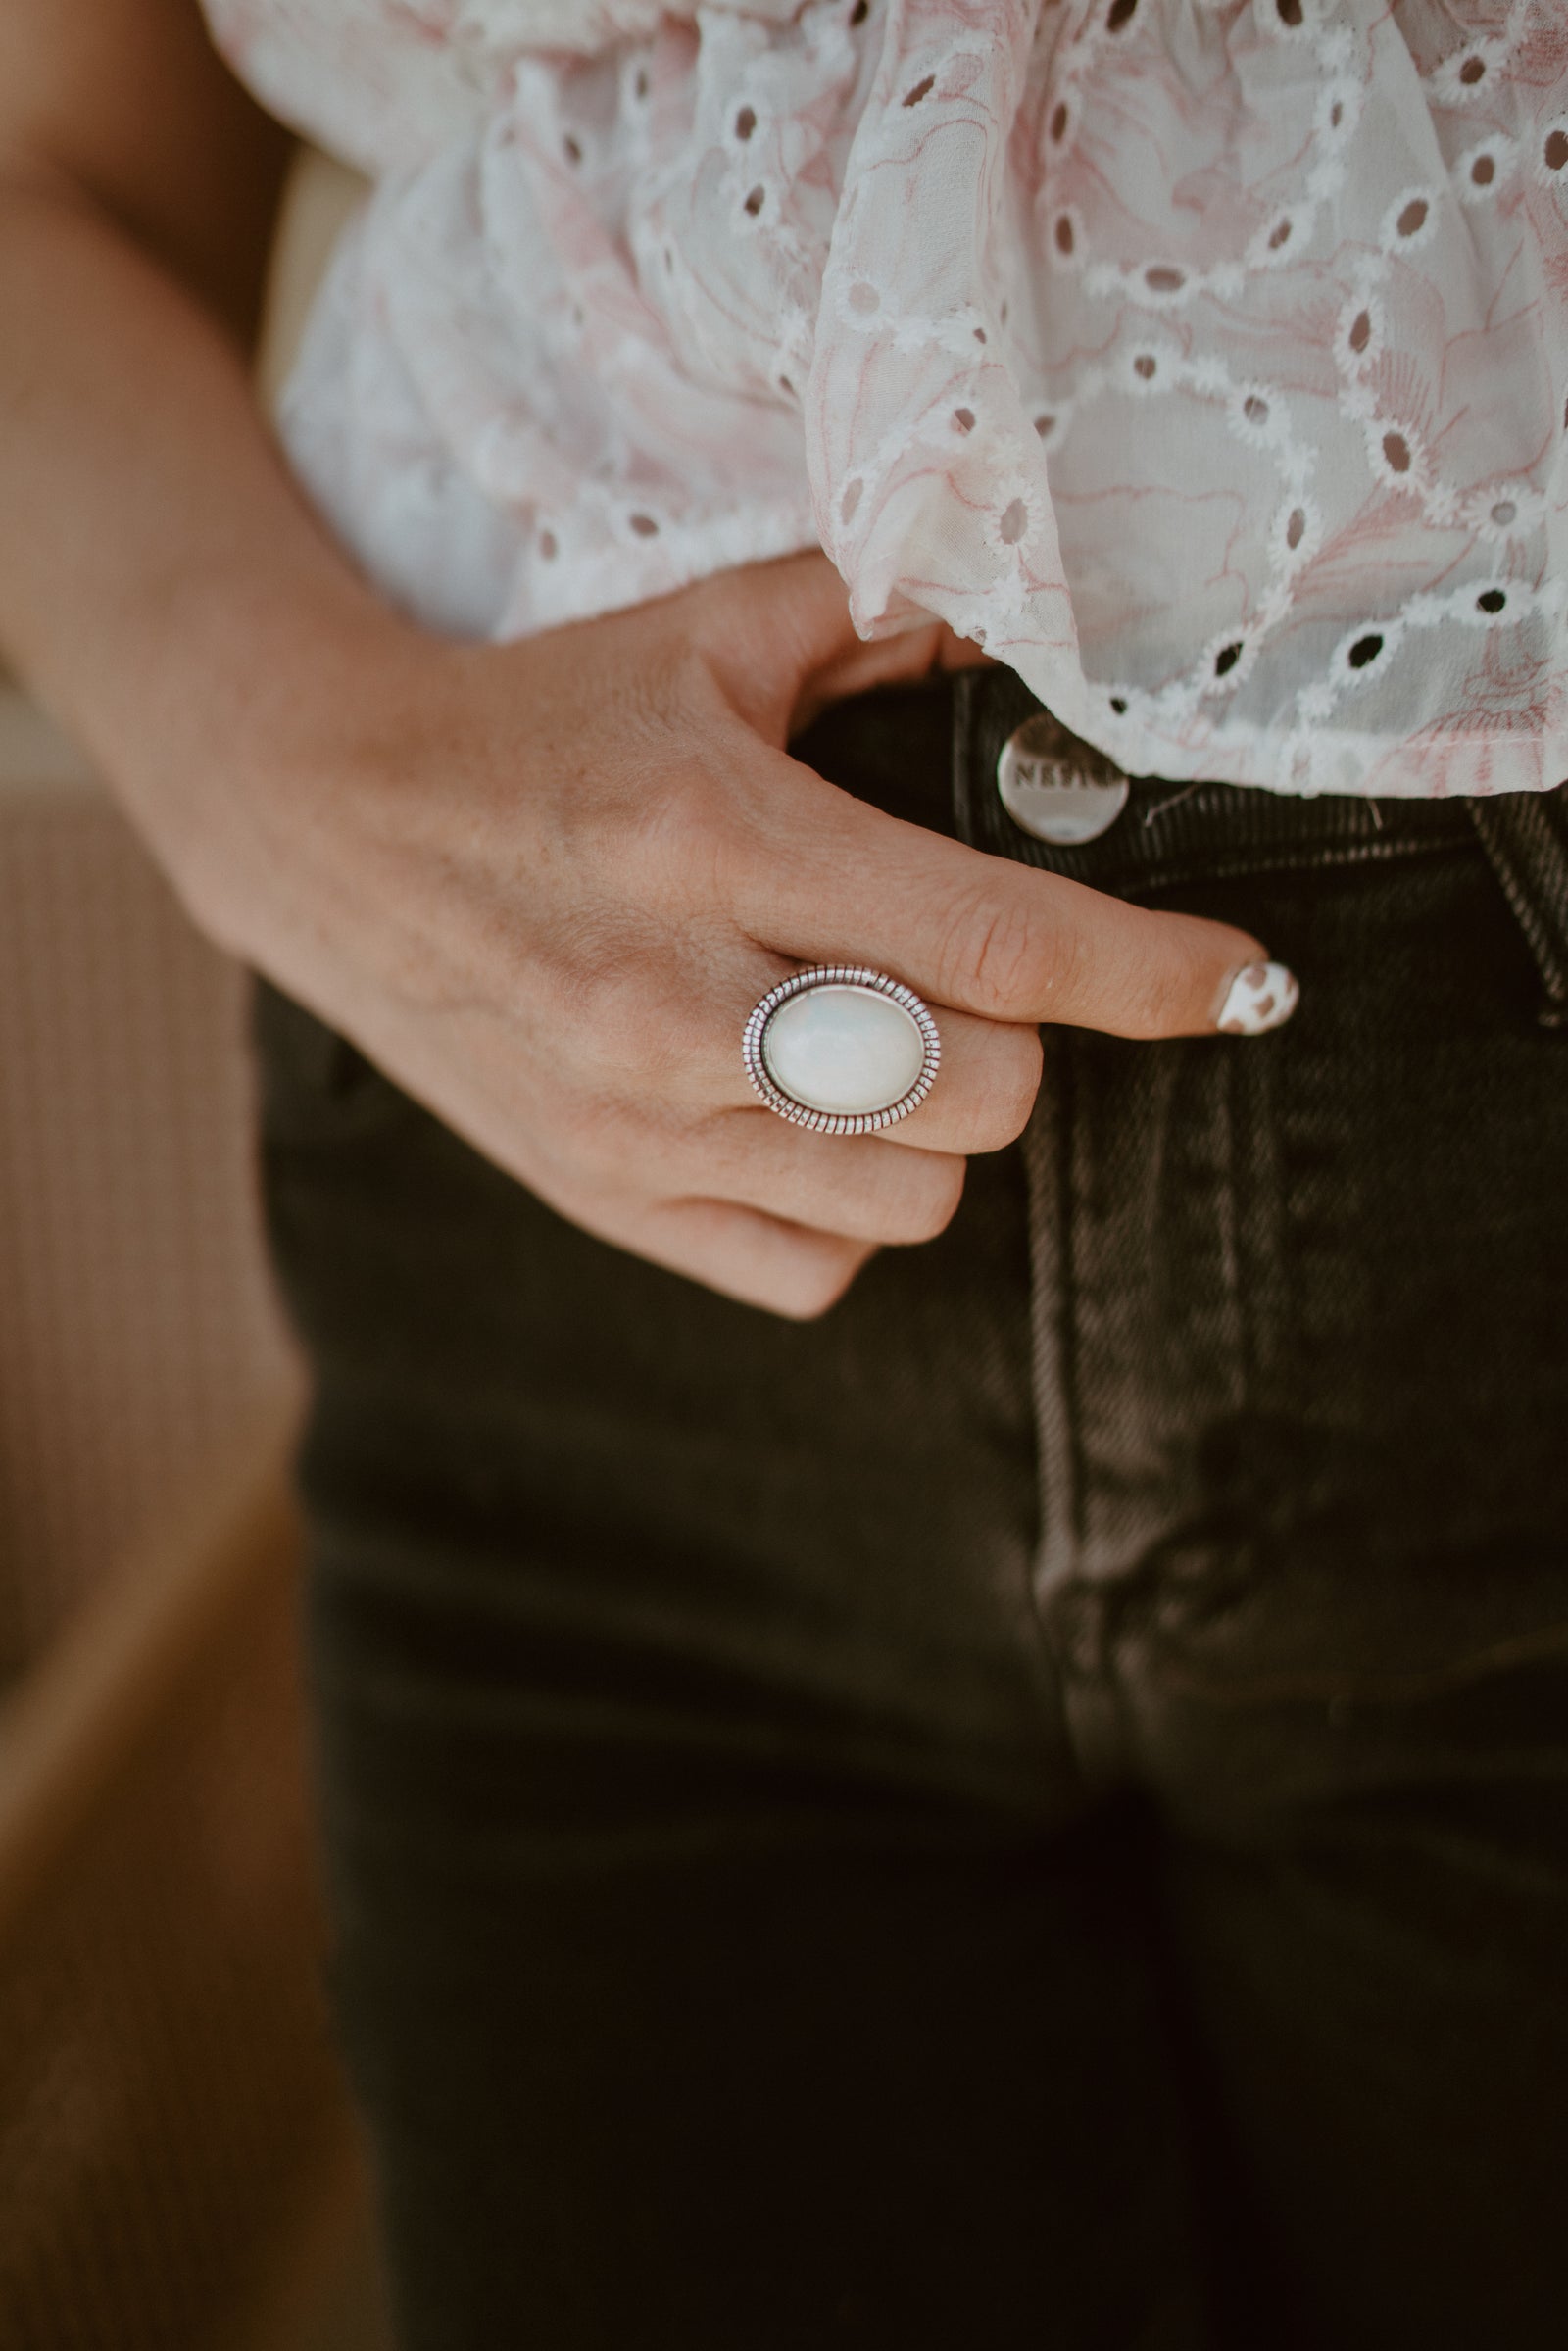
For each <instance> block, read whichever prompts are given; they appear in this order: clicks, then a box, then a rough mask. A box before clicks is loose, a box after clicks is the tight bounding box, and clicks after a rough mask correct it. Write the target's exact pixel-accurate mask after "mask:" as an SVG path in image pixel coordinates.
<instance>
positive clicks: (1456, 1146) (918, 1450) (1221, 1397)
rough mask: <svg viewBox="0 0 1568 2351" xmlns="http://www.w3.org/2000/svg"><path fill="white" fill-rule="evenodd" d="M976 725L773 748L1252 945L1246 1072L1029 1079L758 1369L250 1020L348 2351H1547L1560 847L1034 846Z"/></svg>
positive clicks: (412, 1113) (267, 998)
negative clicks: (1272, 1017) (326, 1982)
mask: <svg viewBox="0 0 1568 2351" xmlns="http://www.w3.org/2000/svg"><path fill="white" fill-rule="evenodd" d="M1033 707H1034V706H1033V705H1032V703H1031V702H1030V700H1029V698H1028V697H1027V695H1025V694H1024V692H1023V690H1022V689H1021V688H1020V687H1018V686H1017V685H1016V683H1015V681H1013V680H1012V679H1011V678H1010V677H1009V676H1007V675H1006V674H1005V673H1000V672H999V673H994V674H986V675H981V676H974V677H970V678H966V679H964V680H962V681H960V682H959V683H958V684H957V685H956V687H952V688H949V687H941V688H932V689H930V690H922V691H917V692H907V693H900V694H896V695H889V696H884V697H879V698H874V699H869V700H866V701H864V702H860V703H858V704H853V705H850V706H847V707H846V708H845V709H843V710H840V711H838V712H836V713H834V714H832V715H831V716H829V717H828V718H827V719H825V720H823V721H821V722H820V723H819V724H818V725H817V727H816V728H815V729H814V730H813V732H812V734H811V736H810V737H809V739H807V740H806V742H805V743H803V745H802V747H801V748H802V751H803V754H804V756H807V757H809V758H810V759H812V760H813V762H814V763H816V764H817V765H818V766H820V767H821V768H822V770H823V771H824V772H825V773H827V774H829V775H830V776H832V777H834V778H835V780H837V781H840V782H842V783H843V784H845V785H846V786H847V787H848V788H850V789H852V790H854V791H856V792H858V793H860V794H862V795H863V796H865V797H867V798H871V799H875V800H877V801H878V802H880V803H882V804H883V805H885V806H887V807H889V808H893V809H894V810H896V811H897V812H899V813H901V814H904V815H907V816H911V817H914V818H917V819H918V820H920V821H923V822H926V823H930V824H933V825H938V826H943V827H947V828H951V829H954V830H956V831H958V832H959V833H960V834H962V835H963V836H964V837H966V838H968V839H969V840H971V841H972V842H974V843H975V844H976V845H977V846H979V847H981V848H983V849H986V850H988V851H993V852H996V853H997V854H1000V855H1005V856H1012V857H1030V858H1032V859H1034V860H1035V861H1037V862H1041V863H1050V864H1052V865H1054V866H1055V867H1057V868H1058V869H1060V870H1063V871H1068V872H1071V873H1074V874H1076V875H1079V876H1081V877H1082V878H1083V879H1085V880H1087V881H1089V882H1092V883H1093V884H1095V885H1096V886H1097V887H1100V888H1103V889H1107V890H1112V891H1119V892H1123V893H1126V894H1129V895H1136V896H1138V897H1140V898H1143V899H1147V900H1149V901H1151V902H1152V903H1157V904H1161V905H1172V906H1187V907H1191V908H1194V909H1197V910H1200V911H1202V912H1206V913H1212V914H1216V915H1224V916H1226V917H1229V918H1230V919H1232V920H1234V921H1236V922H1239V923H1241V924H1244V925H1246V926H1247V927H1249V928H1250V929H1252V930H1254V931H1256V932H1257V933H1258V935H1259V936H1261V937H1262V938H1263V939H1265V940H1266V941H1267V943H1268V945H1269V947H1270V949H1271V951H1272V952H1273V953H1275V954H1276V955H1280V956H1282V957H1284V958H1285V959H1287V960H1288V961H1289V962H1290V963H1291V964H1292V966H1293V967H1294V968H1295V970H1296V971H1297V972H1298V973H1299V977H1300V980H1301V984H1302V998H1301V1005H1300V1009H1299V1013H1298V1015H1297V1017H1296V1019H1295V1020H1294V1021H1293V1022H1292V1023H1291V1024H1290V1025H1289V1026H1288V1027H1286V1028H1285V1029H1283V1030H1282V1031H1280V1032H1279V1033H1277V1034H1276V1035H1274V1036H1271V1037H1269V1038H1266V1039H1262V1040H1256V1041H1245V1042H1244V1041H1233V1040H1230V1039H1223V1038H1216V1039H1199V1040H1190V1041H1182V1042H1178V1043H1171V1044H1162V1045H1157V1046H1150V1045H1133V1044H1127V1043H1122V1042H1118V1041H1115V1040H1112V1039H1107V1038H1103V1037H1098V1036H1092V1035H1089V1034H1087V1033H1078V1032H1071V1031H1055V1032H1053V1033H1051V1034H1050V1035H1048V1038H1047V1061H1046V1077H1045V1084H1044V1088H1043V1091H1042V1095H1041V1100H1040V1104H1039V1108H1038V1112H1037V1115H1036V1118H1035V1120H1034V1123H1033V1126H1032V1128H1031V1130H1030V1132H1029V1135H1028V1136H1027V1138H1026V1140H1025V1142H1024V1144H1023V1145H1022V1146H1021V1147H1019V1148H1018V1149H1016V1150H1013V1151H1006V1152H1004V1153H1002V1154H1000V1155H998V1156H996V1157H994V1158H991V1159H987V1160H979V1161H976V1162H975V1163H974V1165H973V1166H972V1168H971V1171H970V1180H969V1185H968V1189H967V1193H966V1196H965V1199H964V1202H963V1206H962V1208H961V1210H960V1212H959V1214H958V1216H957V1218H956V1222H955V1223H954V1225H953V1227H952V1228H951V1230H950V1231H949V1232H948V1233H947V1234H946V1235H945V1236H944V1237H943V1238H942V1239H941V1240H940V1241H938V1242H936V1243H934V1244H932V1245H930V1246H929V1247H926V1248H923V1249H912V1250H903V1251H888V1252H886V1253H884V1254H883V1255H882V1256H880V1257H878V1258H877V1259H876V1260H875V1261H874V1262H873V1263H872V1264H871V1266H870V1267H869V1268H868V1270H867V1271H866V1272H865V1273H864V1275H863V1276H862V1277H861V1279H860V1280H859V1282H858V1284H857V1285H856V1287H855V1289H854V1290H853V1291H852V1293H851V1294H850V1296H849V1298H847V1300H846V1301H845V1302H844V1303H843V1304H842V1305H841V1306H839V1307H838V1308H836V1309H835V1310H834V1311H833V1312H832V1313H831V1314H830V1315H828V1316H827V1317H826V1318H825V1319H824V1320H822V1321H821V1322H819V1323H816V1324H812V1325H809V1326H805V1327H801V1326H795V1325H791V1324H787V1323H784V1322H780V1321H775V1320H773V1319H771V1318H769V1317H768V1316H766V1315H763V1314H760V1313H757V1312H753V1311H750V1310H748V1309H746V1308H743V1307H740V1306H736V1305H732V1304H728V1303H726V1302H724V1301H723V1300H721V1299H719V1298H714V1297H711V1296H710V1295H709V1294H708V1293H706V1292H704V1291H702V1290H699V1289H696V1288H694V1287H692V1286H690V1285H687V1284H685V1283H683V1282H681V1281H679V1280H677V1279H675V1278H674V1277H672V1276H670V1275H668V1274H665V1273H662V1272H660V1271H657V1270H656V1269H655V1268H653V1267H651V1266H648V1265H645V1264H642V1263H640V1262H637V1261H635V1260H633V1259H631V1258H628V1257H625V1256H622V1255H620V1254H618V1253H616V1252H615V1251H614V1250H613V1249H607V1248H605V1247H603V1246H602V1245H601V1244H599V1243H598V1242H595V1241H592V1240H589V1239H587V1238H586V1237H585V1236H584V1235H582V1234H581V1233H579V1232H577V1231H575V1230H574V1229H572V1228H571V1227H569V1226H567V1225H565V1224H564V1223H563V1222H561V1221H560V1220H559V1219H558V1218H556V1217H555V1216H553V1215H552V1214H551V1213H550V1212H549V1211H548V1210H547V1209H545V1208H544V1207H542V1206H541V1205H539V1203H538V1202H537V1201H535V1200H532V1199H531V1198H530V1197H529V1196H528V1195H527V1194H525V1193H524V1192H522V1191H521V1190H519V1189H518V1188H517V1187H516V1186H515V1185H514V1184H512V1183H511V1182H509V1181H508V1180H507V1179H506V1178H505V1177H503V1176H502V1175H500V1174H499V1173H497V1172H496V1170H495V1169H493V1168H492V1167H490V1166H488V1165H487V1164H486V1163H485V1162H484V1161H483V1160H481V1159H480V1158H478V1157H477V1156H475V1155H474V1154H473V1153H472V1152H471V1151H468V1150H466V1148H465V1147H464V1146H463V1145H461V1144H460V1143H458V1142H457V1141H455V1140H454V1138H453V1137H452V1136H451V1135H450V1134H448V1133H447V1132H445V1131H444V1130H443V1129H442V1128H441V1127H440V1126H439V1125H438V1124H437V1123H436V1121H435V1120H433V1119H432V1118H430V1117H429V1116H427V1115H426V1114H425V1113H424V1112H423V1111H421V1110H420V1109H418V1108H417V1107H416V1106H415V1105H414V1104H413V1103H411V1102H408V1101H407V1100H406V1099H405V1098H404V1097H403V1096H402V1095H400V1094H399V1093H398V1092H397V1091H396V1090H395V1089H394V1088H393V1087H391V1086H390V1085H389V1084H387V1083H386V1081H385V1080H384V1079H382V1078H381V1077H380V1076H379V1075H378V1074H377V1073H375V1072H374V1071H372V1070H370V1069H369V1068H368V1066H367V1065H366V1064H365V1063H364V1062H363V1061H362V1060H361V1059H360V1058H359V1056H358V1055H357V1054H356V1053H354V1052H353V1051H352V1050H351V1049H350V1048H349V1047H347V1046H345V1045H343V1044H342V1043H341V1042H340V1041H338V1040H336V1039H334V1038H333V1037H331V1036H330V1035H329V1034H328V1032H326V1031H325V1030H323V1029H321V1028H320V1027H319V1026H318V1025H317V1024H316V1023H315V1022H314V1021H312V1020H310V1019H309V1018H307V1016H306V1015H305V1014H303V1013H301V1012H299V1011H297V1010H296V1009H295V1008H294V1007H293V1006H291V1005H289V1004H286V1003H284V1002H283V1001H282V1000H281V999H279V998H276V997H275V996H272V995H270V993H267V992H265V991H264V992H263V993H262V995H261V998H260V1003H259V1018H260V1030H261V1039H262V1053H263V1063H264V1072H265V1079H266V1165H267V1182H268V1192H269V1204H270V1221H271V1231H272V1236H273V1243H274V1247H275V1250H276V1256H277V1262H278V1265H279V1267H280V1269H281V1274H282V1278H283V1281H284V1284H285V1287H286V1290H287V1294H288V1297H289V1299H290V1301H291V1304H292V1308H293V1312H294V1314H295V1316H296V1319H297V1321H298V1324H299V1327H300V1329H301V1331H302V1332H303V1334H304V1336H305V1340H306V1343H307V1345H308V1347H309V1349H310V1352H311V1356H312V1358H313V1361H314V1364H315V1370H316V1380H317V1391H316V1402H315V1409H314V1414H313V1417H312V1420H311V1423H310V1429H309V1434H308V1439H307V1444H306V1447H305V1453H304V1460H303V1477H304V1485H305V1491H306V1494H307V1497H308V1501H309V1506H310V1510H311V1513H312V1518H313V1523H314V1530H315V1568H314V1580H313V1600H312V1622H313V1643H314V1656H315V1675H316V1686H317V1693H318V1722H319V1761H320V1778H321V1796H322V1814H323V1820H324V1824H325V1837H326V1843H327V1849H328V1855H329V1860H330V1864H331V1872H332V1878H333V1884H334V1887H335V1901H336V1909H337V1922H338V1935H339V1958H338V1978H337V1997H338V2002H339V2013H340V2016H341V2019H342V2028H343V2033H344V2036H345V2040H346V2043H347V2046H348V2049H349V2052H350V2056H351V2060H352V2063H353V2067H354V2071H355V2074H356V2078H357V2081H358V2084H359V2088H360V2093H361V2095H362V2098H363V2100H364V2104H365V2108H366V2111H367V2114H368V2118H369V2121H370V2124H371V2127H372V2132H373V2136H374V2141H375V2145H376V2150H377V2159H378V2164H379V2173H380V2183H381V2190H382V2195H383V2200H384V2213H385V2219H386V2226H387V2233H388V2239H389V2245H390V2251H391V2260H392V2268H393V2274H394V2281H395V2291H396V2297H397V2301H398V2306H399V2310H400V2314H401V2324H402V2327H403V2338H404V2341H405V2342H406V2344H407V2345H408V2346H409V2347H410V2351H514V2347H518V2351H520V2347H521V2346H523V2345H529V2346H535V2345H537V2346H538V2347H539V2351H815V2347H816V2346H819V2345H820V2346H832V2345H837V2344H844V2345H846V2346H858V2347H859V2351H926V2347H930V2351H1022V2347H1023V2346H1026V2345H1027V2346H1029V2347H1030V2351H1039V2346H1041V2345H1050V2346H1060V2351H1087V2347H1089V2346H1095V2347H1097V2351H1132V2347H1133V2346H1138V2347H1140V2351H1154V2347H1155V2346H1159V2347H1161V2351H1176V2347H1178V2346H1205V2347H1214V2346H1221V2345H1223V2346H1226V2347H1228V2351H1289V2347H1291V2346H1301V2347H1305V2346H1310V2347H1311V2351H1359V2347H1361V2346H1366V2347H1368V2351H1370V2347H1371V2346H1378V2351H1386V2347H1387V2346H1389V2345H1390V2344H1394V2343H1399V2344H1403V2343H1411V2344H1419V2345H1421V2346H1422V2347H1423V2351H1459V2347H1460V2346H1464V2347H1469V2346H1478V2347H1479V2346H1481V2345H1483V2344H1484V2345H1486V2346H1488V2351H1499V2347H1501V2351H1513V2347H1515V2346H1517V2347H1520V2351H1524V2347H1526V2346H1538V2345H1539V2346H1545V2345H1547V2344H1555V2343H1557V2342H1560V2341H1561V2340H1562V2339H1563V2333H1564V2327H1565V2326H1568V2315H1565V2314H1568V1996H1565V1995H1568V1031H1565V1030H1564V1029H1563V1028H1562V1027H1561V1026H1560V1025H1559V1020H1560V1014H1561V1010H1562V1007H1563V1004H1564V1002H1565V1000H1568V987H1565V975H1568V956H1565V952H1564V951H1565V945H1568V931H1565V921H1568V847H1565V846H1564V844H1565V842H1568V827H1565V825H1564V822H1563V818H1562V815H1561V812H1560V798H1561V796H1555V797H1554V798H1553V799H1552V800H1551V801H1549V802H1546V803H1534V802H1530V803H1524V802H1517V803H1507V804H1504V803H1492V804H1488V805H1487V806H1486V807H1484V808H1470V807H1467V806H1464V805H1461V804H1441V803H1428V804H1419V805H1411V804H1391V803H1385V804H1383V805H1382V806H1381V808H1373V807H1369V806H1367V805H1366V804H1364V803H1358V802H1350V801H1344V800H1327V799H1325V800H1319V801H1307V802H1301V801H1291V800H1284V799H1275V798H1273V797H1272V796H1270V795H1267V794H1261V793H1243V792H1238V791H1234V790H1230V789H1227V788H1224V787H1210V786H1204V787H1201V788H1200V789H1196V790H1192V791H1188V792H1185V793H1184V792H1180V791H1179V790H1178V789H1177V788H1175V787H1172V786H1168V785H1162V784H1147V785H1139V786H1136V787H1135V789H1134V792H1133V796H1132V801H1131V804H1130V806H1129V808H1128V809H1127V811H1126V812H1125V813H1124V814H1123V815H1122V817H1121V818H1120V819H1119V820H1118V822H1117V823H1116V825H1115V826H1114V827H1113V828H1112V829H1111V830H1110V831H1109V832H1108V833H1106V834H1105V835H1104V836H1103V838H1102V839H1101V840H1100V841H1098V842H1096V843H1094V844H1093V845H1091V846H1089V847H1088V848H1085V849H1082V850H1079V851H1075V852H1063V853H1048V852H1046V851H1044V850H1043V849H1042V848H1041V847H1040V845H1039V844H1036V843H1031V842H1027V841H1025V839H1024V838H1023V837H1022V836H1021V835H1019V834H1017V833H1016V832H1014V831H1013V830H1012V829H1011V826H1010V823H1009V821H1008V819H1007V818H1006V817H1005V814H1004V812H1003V811H1002V809H1001V808H1000V806H999V804H998V802H997V799H996V795H995V791H994V788H993V780H992V779H993V774H994V767H995V759H996V754H997V751H998V749H999V748H1000V745H1001V743H1002V741H1003V740H1004V738H1005V735H1006V733H1007V732H1008V730H1009V729H1010V727H1011V726H1012V725H1014V724H1015V723H1016V722H1017V720H1018V719H1019V718H1020V717H1021V716H1022V715H1024V714H1025V712H1026V711H1028V710H1031V709H1032V708H1033ZM866 886H867V887H868V888H874V887H875V876H874V875H868V876H867V877H866ZM843 952H844V954H845V955H846V956H849V957H852V958H853V956H854V955H855V952H856V942H855V941H854V940H853V939H846V940H845V941H844V942H843ZM744 1009H745V1007H738V1008H737V1050H738V1030H739V1021H740V1015H741V1013H742V1012H743V1011H744Z"/></svg>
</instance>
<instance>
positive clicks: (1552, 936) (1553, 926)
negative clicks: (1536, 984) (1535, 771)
mask: <svg viewBox="0 0 1568 2351" xmlns="http://www.w3.org/2000/svg"><path fill="white" fill-rule="evenodd" d="M1564 789H1565V787H1563V786H1561V785H1559V786H1558V787H1557V789H1556V790H1555V791H1554V792H1507V793H1498V794H1497V796H1496V798H1495V799H1489V800H1472V801H1471V802H1470V803H1469V810H1470V819H1471V822H1472V823H1473V824H1474V826H1475V828H1476V832H1477V835H1478V836H1479V838H1480V842H1481V846H1482V848H1483V850H1485V852H1486V855H1487V857H1488V860H1489V862H1490V864H1491V866H1492V870H1493V872H1494V873H1495V875H1496V877H1497V880H1498V882H1499V884H1500V885H1501V888H1502V894H1503V896H1504V898H1506V900H1507V901H1508V904H1509V906H1511V907H1512V908H1513V912H1514V915H1515V918H1516V920H1517V921H1518V924H1519V928H1520V929H1521V930H1522V931H1523V933H1524V935H1525V939H1526V941H1527V942H1528V944H1529V948H1530V952H1531V955H1533V956H1534V957H1535V963H1536V969H1537V971H1538V972H1539V973H1540V974H1541V979H1542V984H1543V986H1544V990H1545V996H1544V1001H1543V1003H1542V1004H1541V1007H1540V1009H1539V1011H1538V1012H1537V1014H1536V1017H1537V1019H1538V1020H1539V1021H1540V1022H1541V1025H1542V1027H1543V1028H1547V1029H1560V1028H1563V1027H1568V840H1565V838H1564V831H1563V794H1564Z"/></svg>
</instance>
